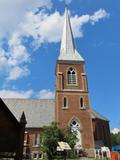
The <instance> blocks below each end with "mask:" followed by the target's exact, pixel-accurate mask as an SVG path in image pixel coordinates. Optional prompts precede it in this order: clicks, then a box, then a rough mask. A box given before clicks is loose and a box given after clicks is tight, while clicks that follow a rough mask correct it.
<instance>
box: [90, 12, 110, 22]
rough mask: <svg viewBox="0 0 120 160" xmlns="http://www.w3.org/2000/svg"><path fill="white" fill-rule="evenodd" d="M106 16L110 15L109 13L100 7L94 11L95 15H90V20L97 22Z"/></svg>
mask: <svg viewBox="0 0 120 160" xmlns="http://www.w3.org/2000/svg"><path fill="white" fill-rule="evenodd" d="M106 17H109V14H108V13H107V12H106V11H105V10H104V9H99V10H98V11H96V12H95V13H94V15H92V16H90V20H91V22H92V24H95V22H98V21H99V20H100V19H103V18H106Z"/></svg>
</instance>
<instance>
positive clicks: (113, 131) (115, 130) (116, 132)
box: [111, 128, 120, 134]
mask: <svg viewBox="0 0 120 160" xmlns="http://www.w3.org/2000/svg"><path fill="white" fill-rule="evenodd" d="M119 132H120V129H118V128H114V129H112V130H111V133H112V134H118V133H119Z"/></svg>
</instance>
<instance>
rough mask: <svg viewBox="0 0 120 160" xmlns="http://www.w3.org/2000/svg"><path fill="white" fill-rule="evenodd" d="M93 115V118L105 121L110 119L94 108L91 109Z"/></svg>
mask: <svg viewBox="0 0 120 160" xmlns="http://www.w3.org/2000/svg"><path fill="white" fill-rule="evenodd" d="M91 116H92V119H101V120H104V121H109V120H108V119H107V118H106V117H104V116H103V115H101V114H100V113H98V112H96V111H95V110H94V109H92V110H91Z"/></svg>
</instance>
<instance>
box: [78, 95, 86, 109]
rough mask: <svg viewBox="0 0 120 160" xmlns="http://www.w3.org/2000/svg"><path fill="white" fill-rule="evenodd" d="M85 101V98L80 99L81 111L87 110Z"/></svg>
mask: <svg viewBox="0 0 120 160" xmlns="http://www.w3.org/2000/svg"><path fill="white" fill-rule="evenodd" d="M81 100H82V105H81ZM84 100H85V99H84V97H80V98H79V105H80V109H81V110H85V109H86V107H85V101H84Z"/></svg>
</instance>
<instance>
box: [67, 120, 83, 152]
mask: <svg viewBox="0 0 120 160" xmlns="http://www.w3.org/2000/svg"><path fill="white" fill-rule="evenodd" d="M70 127H71V129H72V130H73V131H76V136H77V142H76V145H75V149H76V150H80V149H82V136H81V130H80V123H79V122H78V121H77V120H76V119H73V120H72V121H71V123H70Z"/></svg>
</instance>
